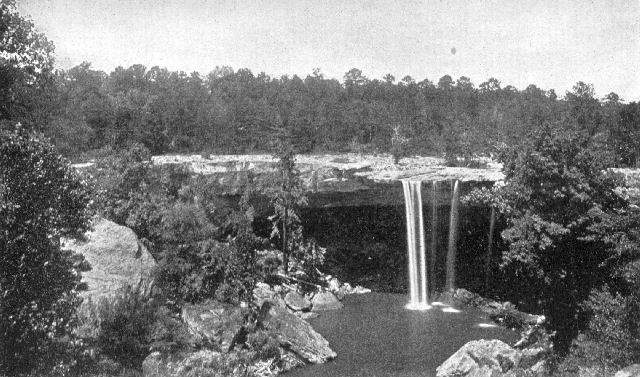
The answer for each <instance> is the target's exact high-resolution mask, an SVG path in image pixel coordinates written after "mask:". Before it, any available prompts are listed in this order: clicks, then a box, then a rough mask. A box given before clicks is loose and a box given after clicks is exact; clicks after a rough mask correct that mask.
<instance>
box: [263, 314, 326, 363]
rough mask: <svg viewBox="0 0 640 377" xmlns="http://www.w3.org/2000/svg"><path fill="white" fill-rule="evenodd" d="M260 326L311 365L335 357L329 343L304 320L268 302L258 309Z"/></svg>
mask: <svg viewBox="0 0 640 377" xmlns="http://www.w3.org/2000/svg"><path fill="white" fill-rule="evenodd" d="M260 311H261V317H263V318H262V320H261V322H262V325H263V326H264V327H265V328H266V329H267V330H269V331H271V332H272V333H273V334H275V335H276V338H277V339H278V342H280V344H281V345H282V346H284V347H286V348H289V349H290V350H291V351H293V352H295V353H296V354H297V355H299V356H300V357H302V358H303V359H305V360H307V361H309V362H311V363H324V362H325V361H327V360H330V359H333V358H335V357H336V353H335V352H334V351H333V350H332V349H331V348H329V342H328V341H327V340H326V339H325V338H324V337H323V336H322V335H320V334H318V333H317V332H316V331H315V330H314V329H313V327H311V325H310V324H308V323H307V322H306V321H305V320H303V319H301V318H298V317H297V316H296V315H295V314H292V313H290V312H289V311H288V310H287V309H285V308H283V307H281V306H277V305H273V304H271V303H269V302H265V304H264V305H263V306H262V308H261V309H260Z"/></svg>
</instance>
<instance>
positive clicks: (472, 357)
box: [436, 339, 548, 377]
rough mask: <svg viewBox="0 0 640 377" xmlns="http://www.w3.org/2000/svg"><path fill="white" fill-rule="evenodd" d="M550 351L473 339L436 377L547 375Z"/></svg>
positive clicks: (447, 362)
mask: <svg viewBox="0 0 640 377" xmlns="http://www.w3.org/2000/svg"><path fill="white" fill-rule="evenodd" d="M547 355H548V350H546V349H544V348H542V347H536V348H525V349H522V350H518V349H515V348H513V347H511V346H509V345H508V344H506V343H504V342H502V341H500V340H496V339H493V340H484V339H482V340H474V341H471V342H469V343H467V344H465V345H464V346H462V348H460V349H459V350H458V351H457V352H456V353H454V354H453V355H452V356H451V357H449V358H448V359H447V360H446V361H445V362H444V363H442V365H440V366H439V367H438V368H437V369H436V371H437V377H481V376H491V377H516V376H531V377H533V376H545V375H546V372H547V370H546V360H545V357H546V356H547Z"/></svg>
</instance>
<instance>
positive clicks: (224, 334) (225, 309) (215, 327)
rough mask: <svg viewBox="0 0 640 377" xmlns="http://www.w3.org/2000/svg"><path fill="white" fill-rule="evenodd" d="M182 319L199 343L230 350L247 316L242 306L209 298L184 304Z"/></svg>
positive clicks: (226, 350) (224, 350)
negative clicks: (202, 301) (195, 302)
mask: <svg viewBox="0 0 640 377" xmlns="http://www.w3.org/2000/svg"><path fill="white" fill-rule="evenodd" d="M182 321H183V322H184V323H185V324H186V325H187V328H188V329H189V332H190V333H191V334H192V335H193V336H194V338H195V340H196V341H197V342H198V343H201V344H205V345H209V346H213V347H215V348H217V349H220V350H221V351H222V352H228V351H229V350H230V349H231V348H233V346H234V344H235V342H236V341H237V340H238V337H239V336H240V335H241V334H242V332H243V329H244V324H245V316H244V310H243V309H242V308H239V307H237V306H231V305H225V304H222V303H220V302H217V301H213V300H209V301H206V302H204V303H201V304H187V305H184V306H183V307H182Z"/></svg>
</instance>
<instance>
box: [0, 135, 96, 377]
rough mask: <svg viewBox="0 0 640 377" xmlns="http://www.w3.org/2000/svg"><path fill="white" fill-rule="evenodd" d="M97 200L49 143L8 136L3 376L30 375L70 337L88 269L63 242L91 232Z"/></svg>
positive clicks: (0, 160)
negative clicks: (92, 210) (93, 200)
mask: <svg viewBox="0 0 640 377" xmlns="http://www.w3.org/2000/svg"><path fill="white" fill-rule="evenodd" d="M89 200H90V197H89V193H88V191H87V188H86V185H85V184H84V183H83V182H82V181H80V180H79V179H78V177H77V176H76V174H75V172H74V170H73V169H71V168H70V167H69V164H68V162H67V161H66V160H65V159H63V158H62V157H61V156H60V155H58V154H57V153H56V152H55V151H54V149H53V147H52V146H51V144H50V143H49V142H48V141H47V140H46V139H43V138H42V137H41V136H39V135H35V134H30V133H27V132H26V131H24V130H22V129H21V128H19V127H18V128H16V129H15V130H14V131H0V266H2V267H0V297H1V299H0V374H2V373H8V374H15V373H18V372H26V371H29V370H30V369H31V368H32V367H34V366H35V365H37V364H38V362H39V360H40V357H42V356H44V355H45V354H46V353H48V352H49V350H50V349H49V347H50V346H53V345H55V344H57V345H58V346H60V344H59V343H58V342H59V340H60V339H62V338H63V337H65V336H67V335H69V333H70V329H71V328H72V327H73V318H74V312H75V309H76V306H77V304H78V302H79V299H78V297H77V291H78V290H79V289H81V286H80V272H81V271H82V270H83V269H84V267H85V264H84V263H83V258H82V257H81V256H79V255H74V254H72V253H71V252H69V251H66V250H62V249H61V248H60V243H59V240H60V238H61V237H71V238H73V237H76V238H77V237H81V235H82V234H83V233H84V232H85V231H86V230H87V229H88V227H89V218H90V213H89V212H88V211H87V205H88V204H89Z"/></svg>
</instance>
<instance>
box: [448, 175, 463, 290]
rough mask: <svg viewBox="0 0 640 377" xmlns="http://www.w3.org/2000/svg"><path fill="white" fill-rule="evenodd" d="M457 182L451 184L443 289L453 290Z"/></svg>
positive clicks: (458, 193)
mask: <svg viewBox="0 0 640 377" xmlns="http://www.w3.org/2000/svg"><path fill="white" fill-rule="evenodd" d="M459 183H460V182H459V181H458V180H456V181H455V183H454V184H453V192H452V194H451V215H450V217H449V245H448V246H449V247H448V248H447V278H446V284H445V289H446V290H447V291H449V290H453V289H455V287H456V254H457V243H458V210H459V209H458V207H459V204H460V187H459Z"/></svg>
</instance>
